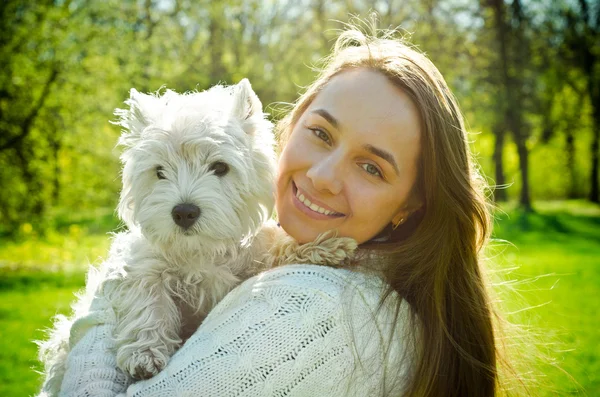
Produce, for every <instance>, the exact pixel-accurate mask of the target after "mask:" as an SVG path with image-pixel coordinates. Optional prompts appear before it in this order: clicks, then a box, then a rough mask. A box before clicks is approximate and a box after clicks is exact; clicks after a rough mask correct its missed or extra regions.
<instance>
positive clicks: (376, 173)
mask: <svg viewBox="0 0 600 397" xmlns="http://www.w3.org/2000/svg"><path fill="white" fill-rule="evenodd" d="M361 167H362V168H363V169H364V170H365V171H367V172H368V173H369V174H371V175H373V176H377V177H380V178H381V177H382V175H381V172H380V171H379V169H378V168H377V167H375V166H374V165H373V164H369V163H365V164H361Z"/></svg>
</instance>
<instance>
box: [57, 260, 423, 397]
mask: <svg viewBox="0 0 600 397" xmlns="http://www.w3.org/2000/svg"><path fill="white" fill-rule="evenodd" d="M383 288H384V285H383V282H382V281H381V280H380V279H379V278H378V277H376V276H370V275H366V274H363V273H359V272H352V271H348V270H342V269H332V268H328V267H323V266H314V265H288V266H283V267H280V268H276V269H273V270H270V271H268V272H265V273H262V274H260V275H258V276H256V277H253V278H251V279H249V280H247V281H245V282H244V283H242V284H241V285H240V286H238V287H237V288H236V289H235V290H233V291H232V292H230V293H229V294H228V295H227V296H226V297H225V299H223V301H222V302H220V303H219V304H218V305H217V306H216V307H215V308H214V309H213V310H212V311H211V313H210V314H209V316H208V317H207V318H206V320H205V321H204V322H203V323H202V325H201V326H200V328H199V329H198V331H196V333H195V334H194V335H193V336H192V337H191V338H190V339H189V340H188V341H187V342H186V343H185V344H184V346H182V348H181V349H180V350H179V351H178V352H177V353H176V354H175V355H174V356H173V357H172V359H171V361H170V362H169V364H168V366H167V367H166V368H165V369H164V370H163V371H162V372H161V373H159V374H158V375H157V376H155V377H154V378H152V379H149V380H146V381H141V382H138V383H135V384H133V385H131V386H130V387H129V388H127V387H128V386H129V384H130V383H131V380H130V379H128V377H127V376H126V375H125V374H123V373H122V372H121V371H119V370H118V369H117V368H116V360H115V357H114V354H113V353H112V350H111V346H112V342H111V333H112V329H113V327H114V321H115V316H114V313H113V312H112V309H111V308H110V307H109V306H108V305H106V304H105V303H104V302H103V299H102V297H101V296H99V297H96V298H95V302H94V304H93V305H92V310H91V311H90V313H89V315H88V316H86V317H85V318H81V319H79V320H78V321H77V322H76V324H75V325H74V327H73V328H72V331H71V342H74V341H76V342H77V343H76V344H75V346H74V347H73V349H72V351H71V353H70V354H69V356H68V359H67V372H66V374H65V377H64V380H63V383H62V387H61V394H60V395H61V396H65V397H66V396H69V397H70V396H73V397H75V396H76V397H86V396H89V397H92V396H107V397H108V396H111V397H114V396H115V395H117V394H118V393H123V394H122V395H123V396H124V395H125V392H126V395H127V396H144V397H150V396H161V397H167V396H181V397H183V396H289V397H291V396H373V395H380V394H381V393H382V392H384V391H388V392H389V391H394V394H399V393H401V390H402V387H403V385H405V384H406V381H407V379H408V377H409V376H410V363H411V362H412V360H411V355H412V351H413V349H412V348H411V346H412V344H411V343H409V342H408V341H409V340H410V338H408V337H405V335H407V334H406V332H407V329H406V328H407V327H406V326H405V325H406V324H408V321H407V320H408V317H407V315H408V306H407V304H405V303H403V306H402V307H401V312H400V316H399V321H398V323H397V327H395V329H396V331H395V334H394V336H393V338H392V339H391V340H392V342H390V331H391V329H392V328H394V327H393V325H394V324H393V314H394V311H393V309H392V308H391V307H390V306H389V305H384V306H383V307H382V309H381V310H377V307H378V303H379V298H380V296H381V293H382V291H383Z"/></svg>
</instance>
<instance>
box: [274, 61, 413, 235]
mask: <svg viewBox="0 0 600 397" xmlns="http://www.w3.org/2000/svg"><path fill="white" fill-rule="evenodd" d="M420 136H421V133H420V121H419V113H418V111H417V109H416V107H415V105H414V103H413V102H412V101H411V99H410V98H409V97H408V95H406V94H405V93H404V92H403V91H402V90H401V89H399V88H398V87H396V86H394V85H393V84H392V83H391V82H390V81H389V80H388V79H387V78H386V77H385V76H384V75H383V74H381V73H379V72H376V71H372V70H369V69H354V70H348V71H344V72H342V73H340V74H338V75H337V76H335V77H333V78H332V79H331V80H330V81H329V83H327V85H326V86H325V87H324V88H323V90H322V91H321V92H320V93H319V94H317V96H316V97H315V98H314V100H313V102H312V103H311V104H310V106H309V107H308V108H307V109H306V111H305V112H304V114H303V115H302V116H301V117H300V119H299V120H298V122H297V123H296V124H295V125H294V126H293V129H292V133H291V136H290V138H289V141H288V143H287V145H286V147H285V148H284V150H283V153H282V154H281V158H280V160H279V177H278V180H277V214H278V217H279V223H280V224H281V226H282V227H283V228H284V229H285V231H286V232H287V233H289V234H290V235H291V236H292V237H294V238H295V239H296V240H298V241H299V242H301V243H306V242H309V241H312V240H314V239H315V238H316V237H317V236H318V235H319V234H321V233H323V232H326V231H328V230H332V229H336V230H337V231H338V233H339V236H344V237H352V238H354V239H355V240H356V241H357V242H358V243H359V244H360V243H363V242H365V241H367V240H369V239H371V238H373V237H374V236H376V235H377V234H378V233H379V232H380V231H381V230H383V228H384V227H385V226H386V225H388V224H389V223H390V222H393V223H394V224H395V223H397V222H399V221H400V220H401V219H403V218H406V217H407V216H408V215H409V214H410V213H411V212H412V211H414V210H415V209H417V208H418V206H419V204H418V203H417V202H415V200H414V198H413V197H412V196H411V190H412V187H413V185H414V183H415V180H416V176H417V159H418V156H419V153H420Z"/></svg>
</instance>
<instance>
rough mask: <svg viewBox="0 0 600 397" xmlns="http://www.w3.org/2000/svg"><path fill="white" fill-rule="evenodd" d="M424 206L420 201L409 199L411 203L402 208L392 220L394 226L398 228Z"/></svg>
mask: <svg viewBox="0 0 600 397" xmlns="http://www.w3.org/2000/svg"><path fill="white" fill-rule="evenodd" d="M422 206H423V205H422V204H421V202H420V200H418V199H416V198H415V199H409V202H408V203H407V204H406V205H405V206H404V207H402V208H401V209H400V210H399V211H398V213H397V214H396V215H395V216H394V218H392V224H393V225H394V226H398V225H401V224H403V223H404V222H406V220H407V219H408V218H409V217H410V216H411V215H412V214H413V213H415V212H417V211H418V210H420V209H421V207H422Z"/></svg>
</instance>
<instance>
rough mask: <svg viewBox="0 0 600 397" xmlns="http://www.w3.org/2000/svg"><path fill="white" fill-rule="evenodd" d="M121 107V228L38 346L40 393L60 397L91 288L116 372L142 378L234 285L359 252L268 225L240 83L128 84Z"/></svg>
mask: <svg viewBox="0 0 600 397" xmlns="http://www.w3.org/2000/svg"><path fill="white" fill-rule="evenodd" d="M126 103H127V104H128V105H129V107H130V108H129V109H128V110H117V111H116V114H117V115H118V116H119V118H120V120H119V121H118V122H117V124H119V125H121V126H122V127H123V128H124V131H123V134H122V136H121V139H120V141H119V142H120V144H121V145H123V146H124V147H125V151H124V152H123V154H122V156H121V159H122V161H123V164H124V167H123V190H122V193H121V199H120V203H119V207H118V212H119V216H120V217H121V218H122V219H123V221H124V222H125V223H126V224H127V226H128V229H129V230H128V231H127V232H123V233H120V234H117V235H116V236H115V239H114V242H113V244H112V247H111V250H110V254H109V258H108V260H107V261H105V262H104V263H103V264H102V266H101V269H100V271H99V272H95V271H91V272H90V276H88V286H87V287H88V288H87V297H86V296H82V297H80V301H79V302H78V303H77V304H76V305H75V306H74V309H75V313H74V315H73V317H72V318H71V319H67V318H65V317H64V316H63V317H59V318H58V319H57V321H56V323H55V328H54V330H53V331H52V332H51V337H50V340H49V341H47V342H42V343H41V349H40V358H41V359H42V361H43V362H44V363H45V373H46V380H45V382H44V385H43V389H42V393H43V394H42V395H48V396H51V395H55V394H58V391H59V389H60V385H61V382H62V377H63V375H64V371H65V362H66V356H67V354H68V352H69V350H70V346H69V331H70V328H71V325H72V323H73V321H75V320H77V319H78V318H82V317H84V316H85V315H86V313H87V311H89V303H90V301H91V299H92V298H93V296H94V294H95V293H96V292H97V290H98V288H99V289H101V290H102V293H103V294H104V296H105V297H106V298H107V299H108V301H109V302H110V304H111V305H112V307H113V309H114V311H115V314H116V316H117V325H116V329H115V331H114V334H113V337H114V339H115V343H116V348H117V350H116V358H117V365H118V366H119V368H121V369H122V370H123V371H124V372H125V373H127V374H129V375H130V376H131V377H133V378H138V379H139V378H147V377H150V376H153V375H155V374H157V373H158V372H159V371H160V370H161V369H162V368H164V366H165V365H166V363H167V362H168V360H169V358H170V357H171V355H172V354H173V353H174V352H175V351H176V350H177V348H178V347H179V346H180V345H181V344H182V342H183V341H185V340H186V339H187V338H188V337H189V336H190V335H191V334H192V333H193V332H194V331H195V330H196V329H197V328H198V326H199V325H200V323H201V322H202V320H203V319H204V317H205V316H206V314H208V312H209V311H210V310H211V309H212V308H213V307H214V306H215V305H216V303H218V302H219V301H220V300H221V299H222V298H223V297H224V296H225V295H226V294H227V293H228V292H229V291H230V290H231V289H232V288H233V287H234V286H236V285H237V284H238V283H239V282H240V281H242V280H244V279H246V278H248V277H250V276H253V275H255V274H257V273H258V272H259V271H261V270H264V269H266V268H267V267H270V266H274V265H277V264H282V263H292V262H293V263H315V264H330V265H334V264H338V263H340V262H342V261H344V260H345V259H347V258H348V257H349V256H350V255H351V254H352V252H353V251H354V249H355V248H356V243H355V241H354V240H352V239H348V238H330V237H331V236H332V234H328V235H325V236H321V237H320V238H318V239H317V240H316V241H315V242H314V243H310V244H305V245H302V246H299V245H298V244H297V243H296V242H295V241H294V240H293V239H291V238H290V237H288V236H286V235H285V234H284V233H283V231H281V229H280V228H278V227H277V226H276V225H275V224H274V223H273V222H272V221H270V222H267V220H268V218H269V216H270V213H271V211H272V208H273V204H274V203H273V201H274V198H273V184H274V180H275V173H276V171H275V161H274V158H275V155H274V151H273V146H274V142H273V137H272V132H271V123H270V122H268V121H267V120H266V119H265V117H264V114H263V112H262V105H261V103H260V101H259V99H258V98H257V97H256V95H255V94H254V92H253V91H252V88H251V87H250V83H249V82H248V80H246V79H244V80H242V81H241V82H240V83H239V84H238V85H236V86H230V87H223V86H215V87H213V88H211V89H209V90H207V91H204V92H199V93H198V92H195V93H189V94H184V95H180V94H177V93H175V92H173V91H170V90H167V91H166V92H165V93H164V94H163V95H162V96H160V97H159V96H154V95H146V94H141V93H138V92H137V91H136V90H133V89H132V90H131V97H130V99H129V100H128V101H127V102H126ZM96 286H97V287H96Z"/></svg>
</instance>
